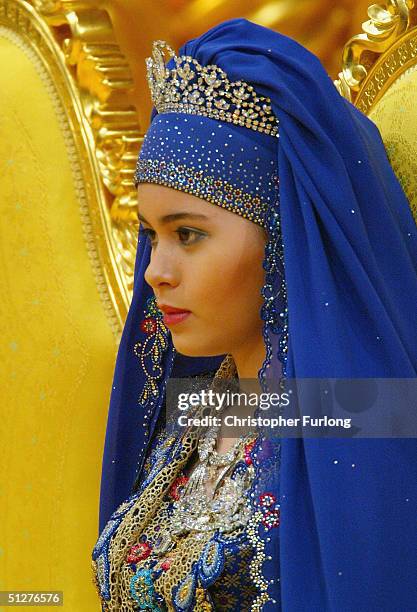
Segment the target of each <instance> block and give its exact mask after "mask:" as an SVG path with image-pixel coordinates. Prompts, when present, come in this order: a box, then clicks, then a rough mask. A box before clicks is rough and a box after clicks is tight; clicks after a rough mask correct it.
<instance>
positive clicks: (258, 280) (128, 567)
mask: <svg viewBox="0 0 417 612" xmlns="http://www.w3.org/2000/svg"><path fill="white" fill-rule="evenodd" d="M167 54H168V55H169V56H171V57H170V61H169V63H168V64H166V63H165V59H166V55H167ZM148 78H149V84H150V88H151V94H152V99H153V102H154V111H153V113H152V122H151V125H150V128H149V130H148V132H147V134H146V137H145V140H144V143H143V146H142V148H141V151H140V154H139V160H138V166H137V171H136V175H135V176H136V184H137V186H138V198H139V199H138V202H139V218H140V221H141V228H140V234H139V245H138V253H137V261H136V268H135V286H134V295H133V300H132V305H131V308H130V312H129V315H128V318H127V321H126V325H125V329H124V334H123V337H122V341H121V345H120V349H119V355H118V359H117V364H116V372H115V379H114V387H113V394H112V398H111V406H110V413H109V421H108V431H107V439H106V449H105V457H104V465H103V482H102V505H101V528H102V533H101V535H100V538H99V540H98V542H97V544H96V547H95V549H94V552H93V569H94V576H95V582H96V585H97V589H98V592H99V595H100V598H101V601H102V606H103V609H104V610H129V611H130V610H182V611H191V610H197V611H202V610H204V611H206V610H236V611H238V610H245V611H246V610H263V611H266V610H281V609H282V610H284V611H285V612H290V611H291V612H293V611H294V612H296V611H297V612H299V611H303V610H306V611H307V610H308V611H310V610H320V611H332V612H333V611H334V612H340V611H344V610H346V611H353V610H364V611H365V610H366V611H368V610H386V611H389V610H390V611H391V610H411V609H414V608H415V605H416V598H415V584H414V582H415V567H416V561H417V552H416V551H417V549H416V546H415V544H416V534H417V530H416V526H415V493H416V484H415V483H416V477H417V454H416V445H415V441H414V440H412V439H408V440H405V439H397V440H394V439H391V440H390V439H373V440H371V439H342V438H336V439H328V440H323V439H322V440H317V439H302V438H297V439H291V438H285V437H284V438H282V439H279V438H277V437H273V436H272V437H271V436H266V435H264V433H262V432H260V431H259V430H258V431H249V430H248V431H247V432H246V433H245V432H244V433H243V434H242V435H235V436H234V435H228V436H224V435H222V432H221V431H219V430H218V428H216V427H212V428H211V429H209V431H208V433H206V434H204V435H203V436H202V437H201V438H200V439H197V438H196V437H195V436H194V435H193V433H192V432H191V431H189V430H182V431H181V432H177V433H172V432H169V431H167V430H166V429H165V428H164V427H163V419H162V408H163V404H164V399H165V391H166V386H167V382H168V380H169V379H172V378H175V377H193V376H196V375H200V374H205V375H207V373H210V372H215V371H216V369H217V373H216V375H215V377H214V381H213V385H216V382H218V381H219V380H220V379H222V378H223V377H226V378H227V377H235V378H236V379H238V381H240V382H241V383H243V381H244V380H247V379H257V380H258V382H259V388H262V389H265V388H270V387H271V385H274V384H276V383H277V382H278V381H280V380H285V379H286V378H289V377H292V378H294V377H297V378H303V377H304V378H324V377H326V378H329V377H330V378H331V377H336V378H368V377H391V378H394V377H399V378H400V377H404V378H408V377H415V376H416V371H417V349H416V324H415V323H416V321H415V305H416V303H417V231H416V226H415V223H414V221H413V218H412V215H411V212H410V209H409V206H408V202H407V200H406V198H405V196H404V194H403V192H402V190H401V188H400V186H399V184H398V182H397V180H396V178H395V176H394V174H393V172H392V170H391V168H390V165H389V163H388V160H387V158H386V155H385V151H384V147H383V144H382V142H381V139H380V136H379V133H378V131H377V129H376V127H375V126H374V125H373V124H372V123H371V122H370V121H369V120H368V119H367V118H366V117H364V116H363V115H361V114H360V113H359V112H358V111H357V110H355V109H354V108H353V107H352V106H351V105H350V104H349V103H348V102H346V101H345V100H344V99H342V98H341V97H340V96H339V94H338V93H337V91H336V89H335V88H334V86H333V84H332V82H331V81H330V79H329V78H328V76H327V75H326V73H325V71H324V69H323V67H322V66H321V64H320V63H319V61H318V60H317V59H316V58H315V57H314V56H312V55H311V54H310V53H309V52H308V51H306V50H305V49H304V48H302V47H300V46H299V45H298V44H297V43H295V42H294V41H292V40H290V39H288V38H286V37H284V36H282V35H280V34H278V33H276V32H273V31H271V30H268V29H266V28H263V27H261V26H258V25H255V24H253V23H251V22H248V21H246V20H244V19H235V20H231V21H227V22H224V23H222V24H220V25H218V26H216V27H215V28H213V29H211V30H209V31H208V32H206V33H205V34H204V35H202V36H201V37H199V38H196V39H194V40H191V41H189V42H188V43H187V44H186V45H184V46H183V47H182V49H181V50H180V53H179V56H176V55H175V54H174V52H173V51H172V50H171V49H170V48H169V47H168V46H167V45H166V44H165V43H163V42H161V41H158V42H156V43H155V44H154V49H153V57H152V58H149V59H148ZM191 380H192V378H191ZM354 409H355V408H354V407H352V411H354ZM413 501H414V503H413Z"/></svg>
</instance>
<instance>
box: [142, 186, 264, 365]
mask: <svg viewBox="0 0 417 612" xmlns="http://www.w3.org/2000/svg"><path fill="white" fill-rule="evenodd" d="M138 197H139V200H138V201H139V219H140V221H141V223H142V225H143V228H144V229H145V232H146V233H147V234H148V236H149V239H150V241H151V244H152V254H151V260H150V263H149V266H148V268H147V270H146V273H145V280H146V281H147V283H148V284H149V285H151V287H152V288H153V290H154V293H155V296H156V300H157V303H158V306H159V307H160V309H161V310H162V311H163V312H164V321H165V323H166V324H167V326H168V327H169V329H170V330H171V333H172V339H173V343H174V346H175V348H176V350H177V351H178V352H180V353H182V354H184V355H188V356H212V355H221V354H225V353H231V354H232V355H234V354H246V355H250V354H251V350H252V349H254V347H259V343H260V341H262V342H263V340H262V320H261V318H260V308H261V306H262V297H261V294H260V291H261V288H262V286H263V284H264V270H263V268H262V262H263V258H264V248H265V233H264V231H263V230H262V228H260V227H258V226H257V225H256V224H255V223H253V222H251V221H248V220H247V219H243V218H242V217H240V216H239V215H237V214H235V213H232V212H229V211H227V210H225V209H222V208H220V207H219V206H216V205H214V204H210V203H208V202H206V201H204V200H202V199H201V198H198V197H196V196H193V195H191V194H187V193H184V192H181V191H177V190H175V189H172V188H169V187H163V186H160V185H155V184H150V183H141V184H140V185H139V187H138ZM173 309H179V310H180V311H182V312H178V313H175V312H172V311H173ZM170 310H171V313H170Z"/></svg>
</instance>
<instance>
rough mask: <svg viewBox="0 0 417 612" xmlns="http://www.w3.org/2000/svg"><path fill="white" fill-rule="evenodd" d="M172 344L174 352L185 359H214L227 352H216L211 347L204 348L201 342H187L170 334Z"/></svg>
mask: <svg viewBox="0 0 417 612" xmlns="http://www.w3.org/2000/svg"><path fill="white" fill-rule="evenodd" d="M172 342H173V345H174V348H175V350H176V351H177V352H178V353H181V355H184V356H185V357H216V356H218V355H225V354H226V353H227V351H221V350H216V348H215V347H213V346H211V347H209V346H204V344H203V343H202V342H201V340H200V341H196V342H192V341H187V340H186V339H185V338H180V337H175V334H172Z"/></svg>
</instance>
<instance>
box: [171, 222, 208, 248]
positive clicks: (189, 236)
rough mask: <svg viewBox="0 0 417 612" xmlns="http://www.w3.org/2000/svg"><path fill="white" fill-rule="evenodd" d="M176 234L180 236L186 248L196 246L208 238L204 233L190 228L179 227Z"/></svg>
mask: <svg viewBox="0 0 417 612" xmlns="http://www.w3.org/2000/svg"><path fill="white" fill-rule="evenodd" d="M176 233H177V234H178V236H179V239H180V242H181V243H182V244H184V245H185V246H188V245H191V244H194V243H195V242H198V241H199V240H201V239H202V238H204V237H205V236H206V234H205V233H204V232H200V231H199V230H195V229H191V228H189V227H179V228H178V229H177V230H176Z"/></svg>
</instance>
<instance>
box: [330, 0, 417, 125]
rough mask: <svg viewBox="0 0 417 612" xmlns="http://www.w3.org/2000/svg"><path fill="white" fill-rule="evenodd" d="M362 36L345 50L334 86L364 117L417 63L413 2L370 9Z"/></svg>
mask: <svg viewBox="0 0 417 612" xmlns="http://www.w3.org/2000/svg"><path fill="white" fill-rule="evenodd" d="M368 16H369V20H368V21H366V22H365V23H363V24H362V29H363V32H364V33H363V34H358V35H357V36H354V37H353V38H351V39H350V40H349V41H348V42H347V44H346V45H345V47H344V50H343V56H342V71H341V72H340V73H339V79H338V80H336V81H335V85H336V87H337V89H338V90H339V92H340V93H341V94H342V95H343V96H344V97H345V98H347V99H348V100H350V101H351V102H353V103H354V104H355V106H357V108H359V109H360V110H361V111H362V112H364V113H365V114H368V113H369V111H370V110H371V108H372V107H373V106H374V105H375V104H376V103H377V102H378V100H380V98H381V97H382V96H383V94H384V92H385V91H386V90H387V89H389V87H390V86H391V84H392V83H393V82H394V81H396V80H397V78H398V77H399V76H401V74H403V73H404V72H405V71H406V70H407V69H408V68H410V67H411V66H413V65H415V64H416V63H417V27H416V26H417V9H416V7H415V2H414V0H387V2H386V5H385V6H380V5H378V4H373V5H371V6H370V7H369V8H368Z"/></svg>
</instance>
